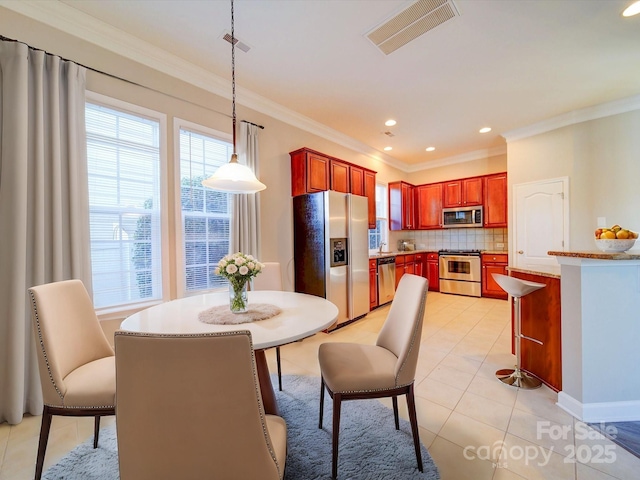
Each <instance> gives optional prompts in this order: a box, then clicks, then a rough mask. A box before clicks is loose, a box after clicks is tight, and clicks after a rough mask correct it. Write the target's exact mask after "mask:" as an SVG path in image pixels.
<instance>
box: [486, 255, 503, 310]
mask: <svg viewBox="0 0 640 480" xmlns="http://www.w3.org/2000/svg"><path fill="white" fill-rule="evenodd" d="M508 265H509V256H508V255H507V254H491V253H483V254H482V296H483V297H491V298H501V299H503V300H506V299H507V298H508V296H509V295H508V294H507V292H505V291H504V290H503V289H502V288H500V285H498V284H497V283H496V281H495V280H494V279H493V275H492V274H494V273H499V274H502V275H506V274H507V266H508Z"/></svg>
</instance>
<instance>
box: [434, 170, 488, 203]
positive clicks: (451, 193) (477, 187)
mask: <svg viewBox="0 0 640 480" xmlns="http://www.w3.org/2000/svg"><path fill="white" fill-rule="evenodd" d="M483 183H484V182H483V177H473V178H463V179H460V180H454V181H451V182H444V184H443V185H444V192H443V201H442V203H443V206H444V207H447V208H450V207H466V206H472V205H482V202H483V200H484V199H483V196H482V190H483V189H482V186H483Z"/></svg>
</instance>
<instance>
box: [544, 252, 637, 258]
mask: <svg viewBox="0 0 640 480" xmlns="http://www.w3.org/2000/svg"><path fill="white" fill-rule="evenodd" d="M547 253H548V254H549V255H553V256H556V257H573V258H591V259H595V260H640V253H625V252H601V251H592V252H554V251H550V252H547Z"/></svg>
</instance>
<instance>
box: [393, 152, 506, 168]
mask: <svg viewBox="0 0 640 480" xmlns="http://www.w3.org/2000/svg"><path fill="white" fill-rule="evenodd" d="M506 153H507V146H506V145H499V146H497V147H491V148H483V149H480V150H474V151H472V152H467V153H461V154H460V155H454V156H452V157H446V158H442V159H440V160H434V161H432V162H424V163H418V164H415V165H410V166H408V167H407V169H406V170H405V172H407V173H415V172H419V171H422V170H429V169H431V168H438V167H446V166H448V165H454V164H456V163H465V162H473V161H475V160H483V159H486V158H489V157H495V156H497V155H506Z"/></svg>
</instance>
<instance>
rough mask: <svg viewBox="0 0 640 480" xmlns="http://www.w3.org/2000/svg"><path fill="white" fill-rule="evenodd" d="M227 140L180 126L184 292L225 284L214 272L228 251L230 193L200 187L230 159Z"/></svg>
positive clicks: (229, 146) (230, 147) (229, 148)
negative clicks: (203, 181)
mask: <svg viewBox="0 0 640 480" xmlns="http://www.w3.org/2000/svg"><path fill="white" fill-rule="evenodd" d="M232 149H233V147H232V145H231V144H230V143H229V142H225V141H223V140H219V139H217V138H215V137H211V136H208V135H204V134H201V133H198V132H194V131H190V130H186V129H183V128H181V129H180V200H181V201H180V203H181V205H182V226H183V231H182V238H183V242H184V244H183V249H184V250H183V251H184V268H185V271H184V278H185V291H187V292H190V293H193V292H197V291H199V290H208V289H211V288H216V287H221V286H224V285H226V283H227V282H226V280H225V279H224V278H223V277H220V276H219V275H215V274H214V273H213V269H214V268H215V267H216V265H217V263H218V261H219V260H220V259H221V258H222V257H223V256H225V255H227V254H228V253H229V223H230V211H231V203H230V202H231V200H230V195H229V194H227V193H223V192H217V191H214V190H211V189H208V188H205V187H203V186H202V183H201V182H202V180H204V179H205V178H207V177H209V176H210V175H212V174H213V173H214V172H215V170H216V169H217V168H218V167H219V166H221V165H224V164H225V163H227V162H228V161H229V157H230V156H231V153H232Z"/></svg>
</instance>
